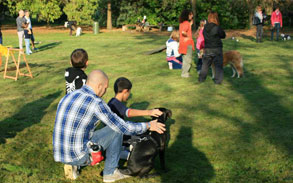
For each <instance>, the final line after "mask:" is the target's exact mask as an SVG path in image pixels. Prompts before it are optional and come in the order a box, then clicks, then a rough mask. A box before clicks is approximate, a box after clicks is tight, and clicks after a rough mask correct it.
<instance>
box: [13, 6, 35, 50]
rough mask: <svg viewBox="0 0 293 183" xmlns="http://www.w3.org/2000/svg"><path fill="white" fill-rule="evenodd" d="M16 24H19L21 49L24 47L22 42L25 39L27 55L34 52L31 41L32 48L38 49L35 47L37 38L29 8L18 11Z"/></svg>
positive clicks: (18, 32) (18, 31) (18, 33)
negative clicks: (35, 37)
mask: <svg viewBox="0 0 293 183" xmlns="http://www.w3.org/2000/svg"><path fill="white" fill-rule="evenodd" d="M16 26H17V35H18V42H19V49H23V47H22V43H23V39H24V42H25V53H26V54H27V55H30V54H32V53H33V52H32V50H31V49H30V41H31V42H32V49H33V50H37V48H36V47H35V39H34V34H33V28H32V22H31V19H30V12H29V11H28V10H25V11H23V10H20V11H19V12H18V17H17V18H16Z"/></svg>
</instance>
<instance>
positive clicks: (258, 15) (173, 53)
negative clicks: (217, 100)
mask: <svg viewBox="0 0 293 183" xmlns="http://www.w3.org/2000/svg"><path fill="white" fill-rule="evenodd" d="M265 19H266V15H264V14H263V13H262V8H261V7H260V6H257V7H256V11H255V14H254V16H253V24H254V25H255V26H256V28H257V31H256V42H257V43H259V42H262V35H263V24H264V20H265ZM179 23H180V25H179V31H177V30H174V31H173V32H172V34H171V36H170V39H168V40H167V42H166V47H167V50H166V54H167V62H168V65H169V69H182V73H181V77H184V78H187V77H190V74H189V70H190V68H191V63H192V53H193V51H194V50H195V48H194V41H193V39H192V24H193V13H192V11H190V10H184V11H182V13H181V15H180V18H179ZM282 27H283V21H282V13H281V12H280V9H279V8H278V7H276V8H275V9H274V11H273V13H272V15H271V40H272V41H273V39H274V32H276V40H277V41H278V40H279V31H280V28H282ZM195 37H196V38H197V41H196V53H197V56H198V61H197V64H196V65H197V66H196V69H197V73H198V74H199V78H198V81H199V82H200V83H201V82H204V81H205V80H206V77H207V73H208V69H209V67H210V66H211V65H212V64H214V65H215V76H214V78H213V80H214V82H215V84H221V83H222V81H223V76H224V74H223V43H222V41H221V39H224V38H225V37H226V34H225V32H224V30H223V29H222V28H221V27H220V22H219V17H218V14H217V13H216V12H210V13H209V15H208V20H207V21H206V20H201V21H200V26H199V27H198V30H197V31H196V33H195Z"/></svg>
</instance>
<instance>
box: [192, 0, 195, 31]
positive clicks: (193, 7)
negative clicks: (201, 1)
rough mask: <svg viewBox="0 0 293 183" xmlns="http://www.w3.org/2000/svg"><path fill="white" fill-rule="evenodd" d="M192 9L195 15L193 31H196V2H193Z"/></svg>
mask: <svg viewBox="0 0 293 183" xmlns="http://www.w3.org/2000/svg"><path fill="white" fill-rule="evenodd" d="M191 7H192V13H193V25H192V28H193V30H195V29H196V22H195V20H196V0H191Z"/></svg>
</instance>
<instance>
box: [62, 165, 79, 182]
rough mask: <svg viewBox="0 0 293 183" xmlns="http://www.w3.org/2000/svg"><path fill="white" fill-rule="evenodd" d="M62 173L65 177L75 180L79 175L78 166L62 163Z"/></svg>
mask: <svg viewBox="0 0 293 183" xmlns="http://www.w3.org/2000/svg"><path fill="white" fill-rule="evenodd" d="M64 173H65V177H66V178H67V179H71V180H75V179H77V177H78V176H79V172H78V167H77V166H72V165H67V164H65V165H64Z"/></svg>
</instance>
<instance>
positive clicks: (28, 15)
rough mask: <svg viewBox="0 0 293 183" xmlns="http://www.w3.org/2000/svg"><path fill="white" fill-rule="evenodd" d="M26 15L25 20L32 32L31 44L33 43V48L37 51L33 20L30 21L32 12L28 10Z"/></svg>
mask: <svg viewBox="0 0 293 183" xmlns="http://www.w3.org/2000/svg"><path fill="white" fill-rule="evenodd" d="M24 15H25V20H26V23H27V24H28V29H29V30H30V33H31V34H30V39H31V42H32V48H33V50H37V48H36V47H35V37H34V34H33V27H32V22H31V19H30V12H29V11H28V10H26V11H25V12H24Z"/></svg>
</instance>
